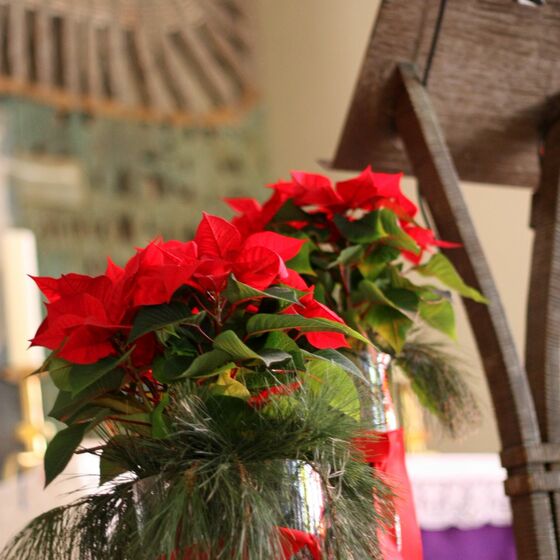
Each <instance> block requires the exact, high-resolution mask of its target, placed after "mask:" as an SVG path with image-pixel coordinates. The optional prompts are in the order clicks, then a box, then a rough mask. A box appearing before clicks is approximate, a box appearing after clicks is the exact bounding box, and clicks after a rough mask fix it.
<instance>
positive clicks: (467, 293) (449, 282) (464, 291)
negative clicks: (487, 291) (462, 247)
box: [414, 253, 488, 303]
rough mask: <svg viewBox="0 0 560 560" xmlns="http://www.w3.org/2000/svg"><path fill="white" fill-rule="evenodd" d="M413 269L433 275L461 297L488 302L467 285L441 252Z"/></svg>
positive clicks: (425, 274)
mask: <svg viewBox="0 0 560 560" xmlns="http://www.w3.org/2000/svg"><path fill="white" fill-rule="evenodd" d="M414 270H416V272H419V273H420V274H422V275H423V276H433V277H434V278H437V279H438V280H439V281H440V282H442V283H443V284H445V285H446V286H447V287H449V288H451V289H452V290H455V291H456V292H457V293H458V294H460V295H462V296H463V297H466V298H469V299H472V300H473V301H476V302H478V303H488V300H487V299H486V298H485V297H484V296H483V295H482V294H481V293H480V292H479V291H478V290H476V289H475V288H471V287H470V286H467V285H466V284H465V283H464V282H463V279H462V278H461V276H459V273H458V272H457V270H456V269H455V267H454V266H453V264H452V263H451V261H449V259H448V258H447V257H446V256H445V255H443V254H442V253H436V254H435V255H433V256H432V258H431V259H430V260H429V261H428V262H427V263H426V264H423V265H420V266H417V267H416V268H415V269H414Z"/></svg>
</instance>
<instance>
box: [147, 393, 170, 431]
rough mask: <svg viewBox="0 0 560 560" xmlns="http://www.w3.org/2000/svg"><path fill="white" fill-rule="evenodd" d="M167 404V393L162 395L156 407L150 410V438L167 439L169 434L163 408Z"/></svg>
mask: <svg viewBox="0 0 560 560" xmlns="http://www.w3.org/2000/svg"><path fill="white" fill-rule="evenodd" d="M168 404H169V393H164V394H163V396H162V397H161V400H160V401H159V403H158V404H157V406H156V407H155V408H154V410H152V413H151V420H152V437H154V438H156V439H160V438H164V437H167V436H168V435H169V434H170V431H171V430H170V426H169V422H168V420H167V418H166V416H165V415H164V412H165V408H166V407H167V405H168Z"/></svg>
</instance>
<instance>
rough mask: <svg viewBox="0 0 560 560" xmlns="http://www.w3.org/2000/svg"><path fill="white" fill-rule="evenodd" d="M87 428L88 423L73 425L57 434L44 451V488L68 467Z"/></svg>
mask: <svg viewBox="0 0 560 560" xmlns="http://www.w3.org/2000/svg"><path fill="white" fill-rule="evenodd" d="M88 428H89V423H83V424H73V425H72V426H68V427H67V428H65V429H64V430H61V431H60V432H58V433H57V434H56V435H55V436H54V438H53V439H52V440H51V441H50V443H49V445H48V446H47V450H46V451H45V461H44V467H45V487H47V486H48V485H49V484H50V483H51V482H52V481H53V480H54V479H55V478H56V477H57V476H58V475H59V474H60V473H61V472H62V471H63V470H64V469H65V468H66V466H67V465H68V463H69V462H70V459H72V455H74V451H76V449H77V448H78V446H79V445H80V443H82V439H83V437H84V435H85V433H86V432H87V430H88Z"/></svg>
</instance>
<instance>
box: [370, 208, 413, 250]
mask: <svg viewBox="0 0 560 560" xmlns="http://www.w3.org/2000/svg"><path fill="white" fill-rule="evenodd" d="M379 214H380V219H381V223H382V225H383V229H384V231H385V232H386V233H387V236H388V237H387V238H384V239H383V243H384V244H385V245H389V246H390V247H396V248H398V249H404V250H405V251H410V252H411V253H414V254H418V253H420V247H419V246H418V244H417V243H416V241H414V239H412V237H410V235H408V233H406V232H405V231H404V230H403V229H402V228H401V226H400V225H399V223H398V222H397V216H396V215H395V213H394V212H392V211H391V210H388V209H387V208H382V209H381V210H379Z"/></svg>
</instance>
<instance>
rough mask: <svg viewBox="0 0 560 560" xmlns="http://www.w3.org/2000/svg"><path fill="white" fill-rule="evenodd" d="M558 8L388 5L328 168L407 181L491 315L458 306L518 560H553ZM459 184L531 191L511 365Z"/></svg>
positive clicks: (559, 285)
mask: <svg viewBox="0 0 560 560" xmlns="http://www.w3.org/2000/svg"><path fill="white" fill-rule="evenodd" d="M559 69H560V2H559V1H553V0H549V1H548V2H546V3H545V2H542V1H532V0H519V1H517V2H515V1H513V0H422V1H415V2H410V0H385V1H384V2H383V4H382V6H381V8H380V12H379V17H378V21H377V23H376V25H375V26H374V30H373V33H372V36H371V40H370V43H369V46H368V48H367V52H366V56H365V60H364V63H363V66H362V69H361V72H360V76H359V78H358V83H357V87H356V90H355V93H354V97H353V100H352V103H351V107H350V110H349V112H348V116H347V119H346V123H345V126H344V130H343V133H342V136H341V139H340V143H339V146H338V149H337V152H336V154H335V157H334V159H333V161H332V164H331V165H332V167H334V168H338V169H353V170H359V169H362V168H363V167H365V166H366V165H368V164H372V165H373V166H374V168H375V169H376V170H379V171H398V170H403V169H404V170H405V171H406V172H408V173H411V174H413V175H415V176H416V177H417V179H418V184H419V190H420V193H421V196H422V197H423V198H424V200H425V202H426V203H427V206H428V208H429V210H430V214H431V216H432V218H433V221H434V225H435V227H436V229H437V230H438V232H439V234H440V235H441V236H442V237H443V238H445V239H449V240H453V241H459V242H461V243H462V244H463V247H462V248H461V249H459V250H453V251H449V252H448V253H447V256H448V257H449V258H450V259H451V261H452V262H453V263H454V265H455V266H456V268H457V269H458V270H459V272H460V273H461V275H462V276H463V278H464V279H465V281H466V282H467V283H468V284H470V285H473V286H475V287H476V288H478V289H480V290H481V291H482V292H483V293H484V294H485V295H486V297H487V298H488V299H489V301H490V303H489V305H488V306H485V305H481V304H478V303H474V302H471V301H465V307H466V310H467V314H468V317H469V321H470V323H471V325H472V326H473V332H474V335H475V338H476V341H477V345H478V348H479V351H480V354H481V358H482V362H483V366H484V370H485V373H486V376H487V380H488V385H489V388H490V391H491V395H492V399H493V404H494V409H495V413H496V419H497V423H498V428H499V433H500V439H501V444H502V453H501V459H502V464H503V465H504V467H506V468H507V471H508V479H507V481H506V483H505V487H506V493H507V494H508V496H509V497H510V499H511V505H512V511H513V519H514V531H515V536H516V545H517V552H518V558H519V560H529V559H539V560H545V559H546V560H558V559H559V558H560V120H559V118H558V117H559V115H560V103H559V102H558V99H559V97H558V95H559V94H560V72H558V70H559ZM460 179H464V180H469V181H480V182H485V183H494V184H504V185H510V186H519V187H532V188H534V189H535V190H534V196H533V204H532V217H531V227H532V228H533V229H534V230H535V241H534V248H533V256H532V268H531V282H530V293H529V305H528V309H527V344H526V347H527V350H526V355H525V360H524V361H522V360H521V359H520V357H519V356H518V353H517V351H516V348H515V344H514V341H513V338H512V335H511V332H510V329H509V326H508V324H507V320H506V317H505V313H504V309H503V307H502V304H501V301H500V297H499V294H498V291H497V289H496V285H495V283H494V280H493V278H492V275H491V273H490V269H489V267H488V264H487V262H486V258H485V256H484V253H483V251H482V248H481V245H480V243H479V241H478V238H477V235H476V231H475V228H474V226H473V222H472V220H471V218H470V216H469V212H468V209H467V207H466V205H465V202H464V199H463V196H462V194H461V188H460V183H459V181H460Z"/></svg>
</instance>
